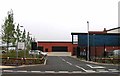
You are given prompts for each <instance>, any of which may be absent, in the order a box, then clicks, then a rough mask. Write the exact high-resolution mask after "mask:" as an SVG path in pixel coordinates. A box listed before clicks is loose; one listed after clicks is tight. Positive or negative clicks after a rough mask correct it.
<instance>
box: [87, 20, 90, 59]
mask: <svg viewBox="0 0 120 76" xmlns="http://www.w3.org/2000/svg"><path fill="white" fill-rule="evenodd" d="M87 31H88V35H87V60H88V61H89V60H90V58H89V21H87Z"/></svg>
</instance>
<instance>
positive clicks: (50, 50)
mask: <svg viewBox="0 0 120 76" xmlns="http://www.w3.org/2000/svg"><path fill="white" fill-rule="evenodd" d="M38 46H42V47H44V51H45V49H46V48H48V52H52V46H67V47H68V52H72V51H73V44H72V42H38Z"/></svg>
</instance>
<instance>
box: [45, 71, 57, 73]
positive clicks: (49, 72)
mask: <svg viewBox="0 0 120 76" xmlns="http://www.w3.org/2000/svg"><path fill="white" fill-rule="evenodd" d="M45 73H55V71H45Z"/></svg>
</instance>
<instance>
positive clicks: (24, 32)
mask: <svg viewBox="0 0 120 76" xmlns="http://www.w3.org/2000/svg"><path fill="white" fill-rule="evenodd" d="M21 41H22V42H25V41H26V31H25V29H24V31H23V34H22V39H21Z"/></svg>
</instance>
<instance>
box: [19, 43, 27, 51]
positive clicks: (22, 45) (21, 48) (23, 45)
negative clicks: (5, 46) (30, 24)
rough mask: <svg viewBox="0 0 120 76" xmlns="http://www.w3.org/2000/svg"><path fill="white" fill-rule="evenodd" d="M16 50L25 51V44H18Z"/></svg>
mask: <svg viewBox="0 0 120 76" xmlns="http://www.w3.org/2000/svg"><path fill="white" fill-rule="evenodd" d="M18 49H20V50H24V49H25V43H24V42H18Z"/></svg>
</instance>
